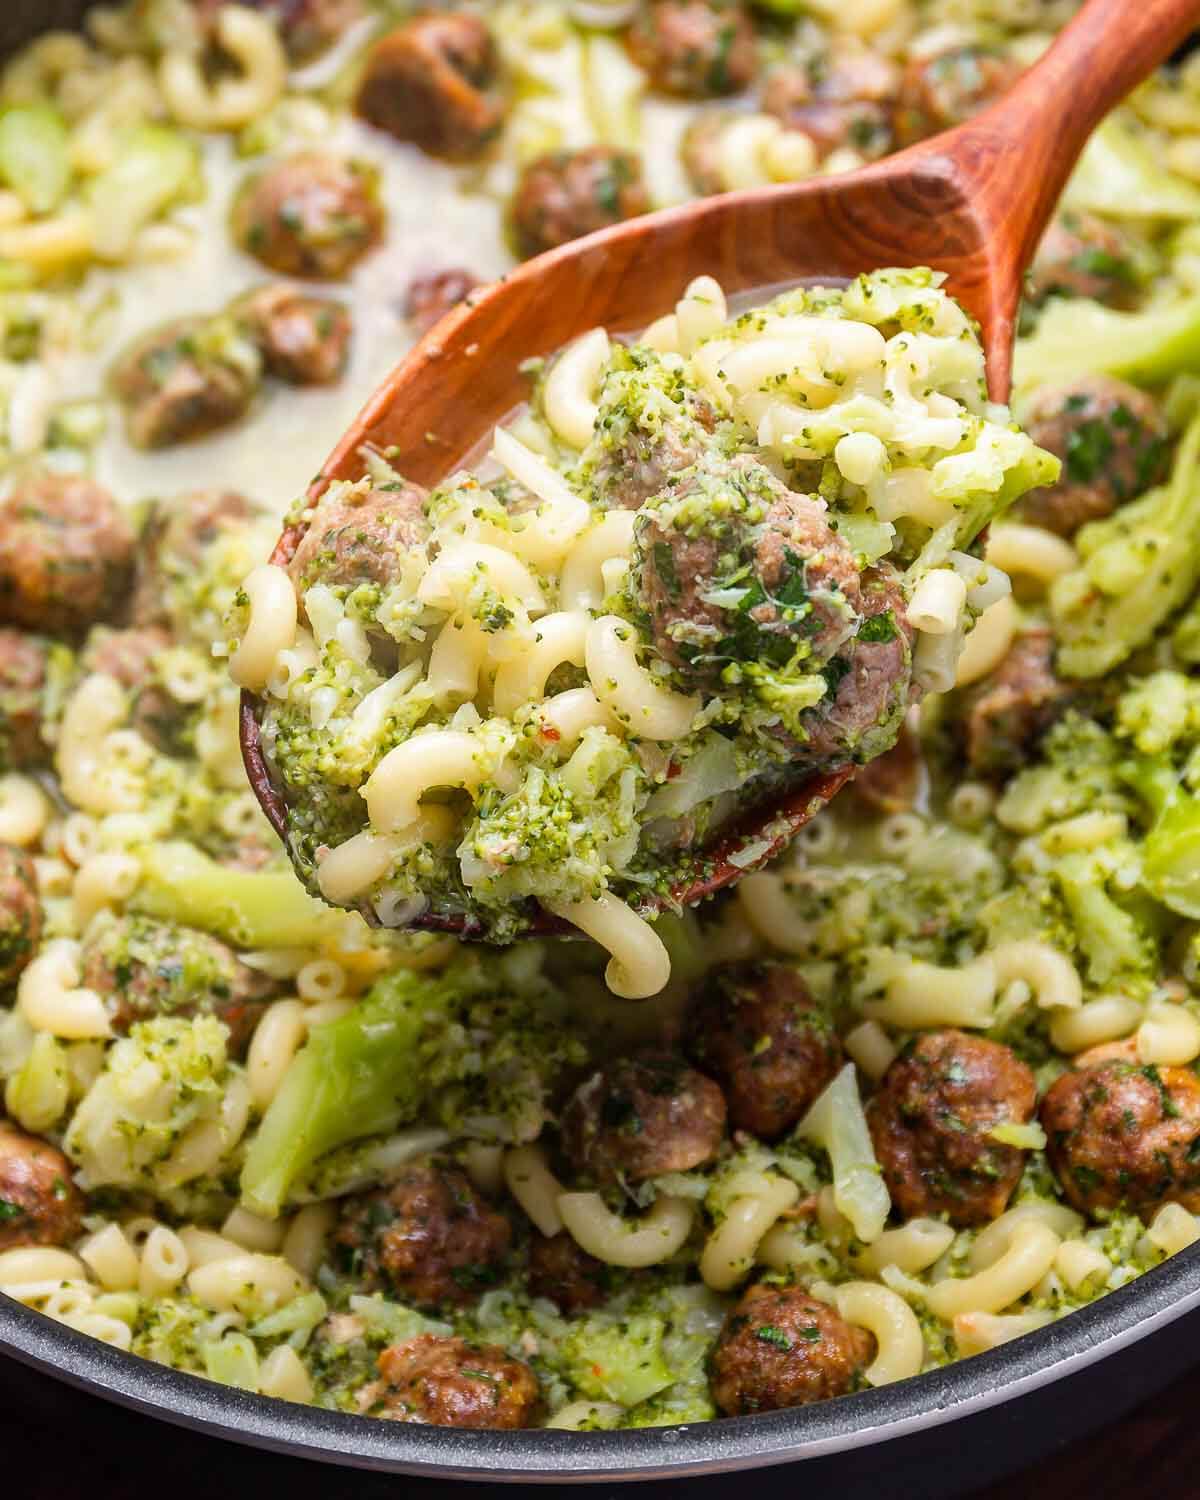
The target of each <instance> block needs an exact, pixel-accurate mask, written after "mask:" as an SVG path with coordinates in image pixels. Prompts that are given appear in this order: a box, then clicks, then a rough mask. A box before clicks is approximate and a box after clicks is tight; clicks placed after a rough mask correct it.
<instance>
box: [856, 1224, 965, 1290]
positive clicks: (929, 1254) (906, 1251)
mask: <svg viewBox="0 0 1200 1500" xmlns="http://www.w3.org/2000/svg"><path fill="white" fill-rule="evenodd" d="M953 1243H954V1230H953V1229H952V1228H951V1227H950V1225H949V1224H944V1223H943V1222H942V1221H941V1219H910V1220H909V1221H908V1223H907V1224H902V1225H901V1226H900V1228H899V1229H885V1230H884V1232H883V1233H882V1234H881V1235H880V1236H879V1238H878V1239H877V1240H876V1241H875V1243H874V1244H873V1245H868V1246H867V1247H866V1248H865V1249H864V1250H863V1251H862V1252H861V1253H860V1254H859V1255H858V1256H857V1257H856V1258H855V1265H857V1266H860V1267H861V1268H862V1269H863V1270H864V1271H870V1272H871V1273H872V1274H873V1275H876V1276H877V1275H878V1274H879V1272H880V1271H882V1270H883V1268H884V1267H885V1266H896V1267H898V1268H899V1269H900V1270H901V1271H904V1272H905V1273H906V1274H907V1275H910V1276H911V1275H914V1274H915V1273H916V1272H918V1271H925V1270H928V1269H929V1267H930V1266H931V1265H933V1263H934V1262H935V1261H937V1260H940V1259H941V1257H942V1256H943V1255H945V1253H946V1251H947V1250H949V1248H950V1246H951V1245H952V1244H953Z"/></svg>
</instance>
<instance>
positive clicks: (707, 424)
mask: <svg viewBox="0 0 1200 1500" xmlns="http://www.w3.org/2000/svg"><path fill="white" fill-rule="evenodd" d="M660 389H661V390H662V394H663V396H664V398H665V400H664V401H662V402H659V401H657V400H656V401H655V403H654V405H653V408H652V411H653V415H652V416H650V415H649V414H648V415H647V420H646V421H645V422H644V423H643V422H642V421H639V419H638V416H637V414H636V413H634V412H631V411H630V410H629V408H628V406H627V405H625V404H623V403H622V402H621V401H620V399H619V398H618V400H617V402H616V403H615V405H610V406H608V407H604V406H602V408H601V418H600V421H599V422H598V423H597V430H598V431H603V433H604V435H605V448H604V450H603V452H602V453H601V455H600V457H599V458H598V459H596V460H594V461H593V466H592V470H591V474H590V478H591V482H592V486H593V488H594V491H595V496H596V501H597V503H598V504H599V505H600V506H602V507H603V508H604V509H619V510H639V509H640V508H641V507H642V506H643V505H644V504H645V503H646V501H647V500H649V499H650V497H651V496H652V495H657V494H658V493H659V492H660V491H662V490H663V489H665V488H666V487H667V485H668V484H670V483H673V482H674V478H675V475H677V474H679V473H680V472H681V471H682V470H684V469H690V468H691V467H692V466H693V465H694V464H698V463H699V462H700V461H701V459H702V458H703V456H704V450H705V444H706V441H707V438H708V437H709V435H710V434H711V433H712V431H713V429H714V428H715V427H716V425H717V413H716V410H715V408H714V407H713V406H712V405H711V404H710V403H709V402H708V401H707V400H706V399H705V398H704V397H703V396H699V395H697V394H696V393H695V392H694V391H691V390H689V389H686V388H684V389H680V388H679V385H678V382H675V383H674V384H671V383H670V382H669V381H668V382H667V383H666V387H665V388H663V387H661V386H660ZM668 401H669V402H670V403H671V404H672V405H673V406H674V408H675V411H674V414H673V415H672V414H670V407H668V406H667V404H666V403H667V402H668ZM664 411H665V412H667V413H668V414H667V415H664Z"/></svg>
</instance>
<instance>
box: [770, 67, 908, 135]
mask: <svg viewBox="0 0 1200 1500" xmlns="http://www.w3.org/2000/svg"><path fill="white" fill-rule="evenodd" d="M899 87H900V74H899V71H898V69H897V68H896V66H895V64H894V63H892V62H891V61H890V60H889V59H888V58H886V57H881V56H880V55H879V54H878V53H876V52H871V51H870V50H869V49H868V48H866V47H864V46H862V45H861V44H854V43H851V42H849V41H842V42H838V43H835V44H834V46H833V47H832V48H831V50H830V51H829V53H828V54H827V55H826V56H824V57H815V58H813V59H812V61H811V62H809V63H808V64H807V65H804V66H802V65H799V64H794V63H793V64H788V65H787V66H784V67H781V68H777V69H776V70H775V71H774V72H773V73H772V74H771V76H770V77H769V78H768V79H767V85H766V88H765V90H764V91H763V100H762V107H763V109H764V110H765V112H766V113H767V114H769V115H774V116H775V118H776V119H777V120H779V121H780V122H781V123H782V124H783V125H784V127H785V128H786V129H788V130H796V131H800V132H801V133H802V134H804V135H806V136H808V138H809V140H811V141H812V143H813V145H814V146H815V147H816V151H817V156H818V158H819V159H820V160H824V159H825V157H827V156H829V155H830V153H831V152H833V151H837V150H840V149H842V148H843V147H847V146H848V147H850V148H851V149H852V150H854V151H857V152H858V154H859V155H860V156H862V157H866V158H867V159H868V160H871V159H874V158H875V157H877V156H883V155H885V154H886V153H887V152H888V151H890V150H891V148H892V112H893V107H894V102H895V98H896V95H897V92H898V90H899Z"/></svg>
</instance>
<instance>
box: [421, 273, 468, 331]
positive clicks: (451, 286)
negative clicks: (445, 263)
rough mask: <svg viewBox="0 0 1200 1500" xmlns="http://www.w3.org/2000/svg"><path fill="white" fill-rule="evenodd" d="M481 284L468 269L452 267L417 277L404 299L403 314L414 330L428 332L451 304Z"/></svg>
mask: <svg viewBox="0 0 1200 1500" xmlns="http://www.w3.org/2000/svg"><path fill="white" fill-rule="evenodd" d="M479 285H480V282H479V278H478V277H477V276H472V275H471V273H470V271H463V270H460V269H457V268H456V269H454V270H451V271H437V272H435V273H434V274H432V275H430V276H418V277H417V279H416V281H414V282H413V284H412V285H411V286H410V287H409V289H408V293H407V295H406V296H405V299H404V316H405V317H406V318H407V319H408V321H409V322H410V323H411V324H412V326H413V328H414V329H415V331H416V332H417V333H428V332H429V330H430V329H431V328H432V327H433V325H434V324H435V323H437V322H439V321H440V320H441V319H442V318H444V317H445V316H446V314H447V313H448V312H449V311H450V309H451V308H452V307H457V306H458V304H459V303H460V302H461V301H462V300H463V299H464V298H465V297H466V295H467V293H468V292H472V291H474V290H475V288H476V287H477V286H479Z"/></svg>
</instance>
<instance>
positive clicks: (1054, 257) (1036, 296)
mask: <svg viewBox="0 0 1200 1500" xmlns="http://www.w3.org/2000/svg"><path fill="white" fill-rule="evenodd" d="M1138 280H1139V278H1138V271H1137V266H1136V264H1135V263H1134V259H1133V255H1132V253H1131V250H1130V246H1129V242H1128V240H1127V239H1126V238H1125V236H1124V235H1123V234H1122V233H1121V232H1120V231H1119V230H1117V229H1114V228H1113V226H1112V225H1111V224H1106V223H1105V222H1104V220H1103V219H1099V218H1097V217H1096V215H1095V214H1089V213H1074V212H1072V211H1071V210H1069V209H1068V210H1067V211H1065V212H1064V213H1061V214H1059V216H1058V218H1056V219H1055V220H1054V222H1053V223H1052V224H1051V225H1050V228H1049V229H1047V231H1046V233H1045V234H1044V235H1043V236H1042V243H1041V244H1040V245H1039V246H1038V251H1037V254H1036V256H1034V260H1033V265H1032V267H1031V268H1030V271H1029V279H1028V282H1027V283H1026V295H1027V296H1028V298H1029V300H1030V301H1031V302H1034V303H1037V302H1044V301H1045V299H1046V298H1047V297H1090V298H1092V299H1093V300H1094V301H1096V302H1103V303H1105V304H1106V305H1107V306H1109V307H1120V308H1127V307H1131V306H1132V305H1133V304H1134V303H1135V302H1136V301H1137V288H1138Z"/></svg>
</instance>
